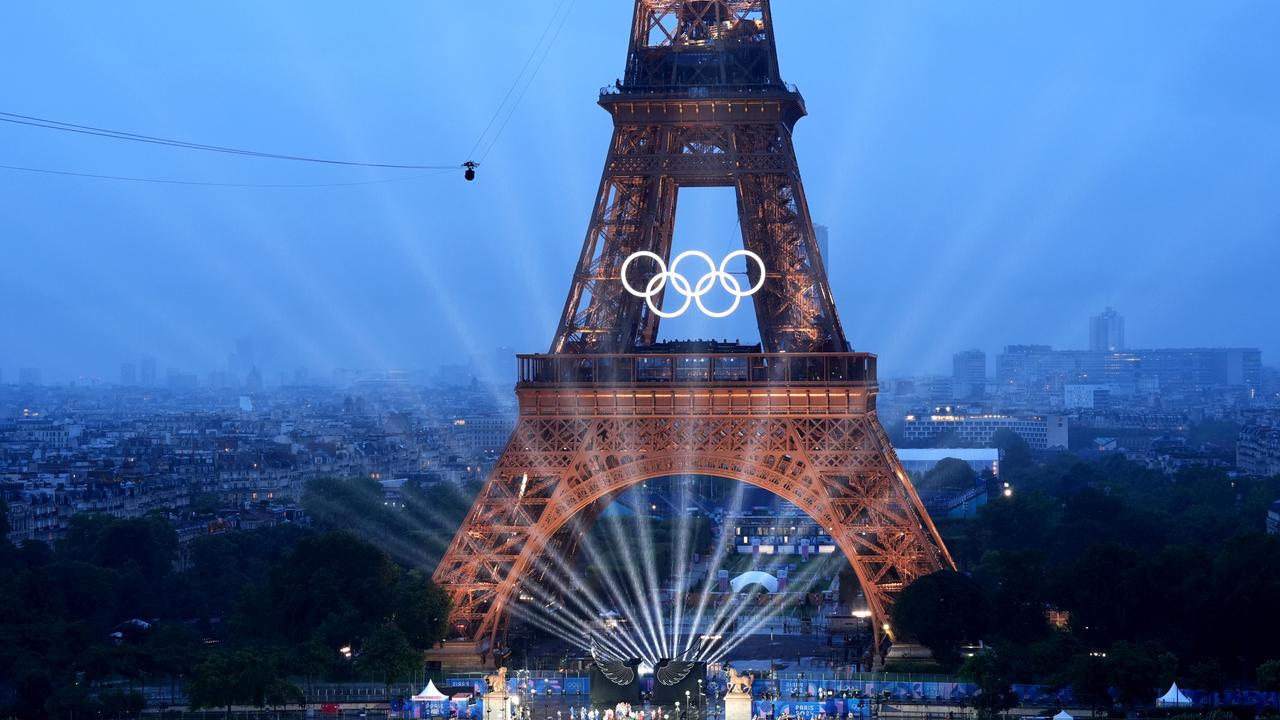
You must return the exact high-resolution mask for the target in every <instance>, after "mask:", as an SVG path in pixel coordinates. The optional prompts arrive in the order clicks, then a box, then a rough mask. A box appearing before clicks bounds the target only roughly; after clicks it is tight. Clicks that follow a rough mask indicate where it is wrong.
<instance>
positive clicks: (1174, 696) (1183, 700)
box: [1156, 683, 1191, 707]
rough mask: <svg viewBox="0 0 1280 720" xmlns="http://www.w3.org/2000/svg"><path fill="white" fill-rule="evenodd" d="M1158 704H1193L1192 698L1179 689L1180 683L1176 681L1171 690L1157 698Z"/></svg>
mask: <svg viewBox="0 0 1280 720" xmlns="http://www.w3.org/2000/svg"><path fill="white" fill-rule="evenodd" d="M1156 705H1159V706H1160V707H1182V706H1189V705H1191V698H1189V697H1187V696H1186V694H1184V693H1183V692H1182V691H1181V690H1179V689H1178V683H1174V684H1173V685H1172V686H1170V687H1169V692H1167V693H1165V694H1164V695H1161V696H1160V697H1158V698H1156Z"/></svg>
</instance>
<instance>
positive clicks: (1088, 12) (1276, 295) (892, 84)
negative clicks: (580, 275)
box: [0, 0, 1280, 382]
mask: <svg viewBox="0 0 1280 720" xmlns="http://www.w3.org/2000/svg"><path fill="white" fill-rule="evenodd" d="M545 5H546V4H544V3H500V4H499V6H498V8H497V11H495V6H493V5H492V4H475V3H472V4H465V3H464V4H448V5H442V4H439V3H410V2H388V3H380V4H379V10H378V12H376V13H370V12H367V11H366V10H367V8H365V7H364V6H357V5H349V4H341V3H333V2H320V3H315V2H308V3H301V2H294V1H291V2H274V3H257V2H243V1H240V2H223V3H182V4H171V5H165V6H163V7H162V9H160V10H157V9H156V6H153V5H147V4H136V5H123V6H122V5H119V4H114V5H95V4H74V5H59V6H48V5H47V4H34V5H32V4H26V5H24V4H11V5H8V6H6V7H5V8H4V9H3V10H0V23H2V24H3V25H4V26H6V27H8V28H11V29H17V28H21V29H22V31H21V32H11V33H9V34H8V35H7V37H6V41H5V43H4V44H3V45H2V46H0V61H2V62H3V63H4V65H5V66H6V67H7V68H10V69H11V72H8V73H6V76H5V79H4V81H3V87H4V93H3V94H4V98H5V99H4V102H3V107H0V111H4V112H8V113H18V114H28V115H33V116H39V117H47V118H53V119H56V120H61V121H65V122H71V123H80V124H85V125H92V126H99V127H106V128H113V129H120V130H126V131H130V132H136V133H142V134H148V135H156V136H160V137H165V138H175V139H179V140H186V141H190V142H197V143H210V144H219V145H230V146H234V147H244V148H249V149H253V150H261V151H265V152H273V153H284V154H299V155H311V156H319V157H325V158H336V159H349V160H357V161H365V162H374V163H391V164H425V165H459V164H460V163H462V162H463V161H465V160H469V159H473V160H479V159H480V157H479V155H480V154H482V153H484V151H485V148H484V147H481V148H479V150H473V146H474V145H475V144H476V140H477V135H478V133H479V131H480V129H481V128H484V127H485V126H486V124H487V123H490V119H491V118H492V117H494V111H495V109H496V108H498V107H500V105H501V103H502V102H503V100H504V97H505V96H506V95H507V93H508V90H509V88H511V87H512V83H513V81H515V80H516V78H517V74H518V73H519V72H520V71H521V68H522V64H523V63H524V61H525V58H526V57H528V53H529V52H530V51H531V50H533V49H534V47H535V45H536V43H537V42H538V40H539V33H540V32H541V31H542V29H543V27H544V25H545V23H546V12H547V10H548V8H546V7H545ZM631 12H632V7H631V4H630V3H627V2H589V3H588V2H580V3H577V4H576V5H575V6H574V7H573V9H572V11H571V12H570V13H569V14H568V15H567V20H566V21H565V22H564V24H563V26H561V27H559V29H558V31H557V32H558V33H559V35H558V36H557V39H556V41H555V43H554V44H553V45H551V46H550V50H549V52H547V53H546V57H545V62H541V61H540V60H539V59H538V58H540V57H541V55H537V56H535V59H534V63H537V64H538V65H537V67H538V74H537V76H536V78H534V80H533V81H532V83H530V84H529V89H528V91H527V96H526V97H524V98H523V100H522V102H520V104H519V105H518V106H516V107H515V109H514V112H513V114H511V117H510V121H509V123H507V122H506V116H505V115H503V116H499V117H498V118H497V120H496V123H494V125H493V130H491V131H490V136H491V137H493V136H496V140H495V141H494V142H493V143H492V151H491V152H490V153H489V154H488V155H487V156H486V157H484V159H483V163H482V165H481V167H480V168H479V177H478V179H477V181H476V182H474V183H467V182H465V181H463V179H462V173H461V170H460V169H458V170H457V171H454V170H448V171H439V172H437V171H427V172H425V173H424V171H413V170H395V169H371V168H346V167H325V166H310V165H295V164H289V163H282V162H274V161H271V160H266V159H255V158H248V157H237V156H221V155H214V154H207V153H196V152H191V151H186V150H181V149H174V148H166V147H155V146H151V145H143V144H137V143H131V142H121V141H117V140H111V139H106V138H102V137H94V136H85V135H75V134H69V133H61V132H52V131H49V130H44V129H39V128H33V127H29V126H22V125H17V124H12V123H6V124H0V147H3V148H4V150H3V153H0V154H2V155H3V157H0V164H3V165H8V166H15V167H27V168H39V169H46V170H57V171H67V172H79V173H90V174H103V175H119V176H131V177H147V178H154V179H170V180H183V181H198V182H213V183H233V184H335V183H366V182H367V183H370V184H362V185H345V186H338V187H322V188H319V187H317V188H243V187H208V186H186V185H164V184H145V183H138V182H126V181H109V180H103V179H90V178H82V177H70V176H57V175H48V174H40V173H33V172H25V171H17V170H11V169H0V194H2V195H3V197H4V198H5V202H4V205H3V207H4V209H5V211H4V212H3V213H2V214H0V238H3V240H2V241H0V308H3V317H4V322H3V323H0V370H3V372H4V378H5V381H11V380H12V378H13V377H14V373H15V371H16V370H17V368H19V367H39V368H42V370H43V374H44V381H45V382H65V381H68V380H76V379H80V380H89V379H92V378H102V379H105V380H107V381H109V382H110V381H114V380H115V379H116V378H117V377H118V373H119V365H120V363H121V362H125V361H130V362H132V361H136V360H137V359H138V358H139V357H143V356H151V357H155V358H157V359H158V360H159V363H160V364H161V366H162V367H177V368H181V369H184V370H189V371H191V372H196V373H200V374H201V376H203V374H204V373H205V372H207V371H209V370H213V369H220V368H222V367H223V366H224V364H225V362H226V357H227V354H228V352H229V351H231V350H232V349H233V348H234V343H235V341H236V339H237V338H240V337H244V336H251V337H253V338H254V339H255V343H256V344H257V346H258V347H259V348H260V353H261V355H262V357H263V358H264V362H265V363H266V364H267V365H269V366H271V367H273V368H277V369H279V370H292V369H293V368H295V367H308V368H310V369H311V370H312V372H313V373H314V374H318V375H323V374H324V373H327V372H329V371H330V370H332V369H334V368H340V367H368V368H388V367H403V368H431V367H434V366H436V365H438V364H440V363H443V362H453V361H462V360H465V359H466V358H467V357H469V356H473V355H483V356H489V355H492V353H493V352H494V349H495V348H497V347H499V346H506V347H511V348H513V349H514V350H516V351H520V352H541V351H545V350H546V348H547V345H548V343H549V342H550V339H551V331H552V329H553V328H554V327H555V325H556V322H557V320H558V318H559V314H560V311H561V308H562V306H563V302H564V298H565V292H566V290H567V288H568V282H569V275H570V271H571V268H572V267H573V265H574V263H575V262H576V260H577V257H578V253H579V252H580V250H581V244H582V237H583V231H584V228H585V224H586V221H587V219H588V214H589V211H590V207H591V203H592V200H593V197H594V194H595V192H596V187H597V183H598V180H599V171H600V166H601V160H602V151H603V149H604V148H605V147H606V145H607V142H608V137H609V133H610V131H611V122H610V119H609V117H608V115H607V114H605V113H604V112H602V111H601V110H600V109H599V108H596V107H594V106H593V102H594V98H595V94H596V92H597V89H598V88H599V87H601V86H605V85H611V84H612V83H613V82H614V79H615V77H616V76H617V75H618V74H619V73H620V72H621V67H622V61H623V56H624V51H625V49H626V47H625V36H624V35H623V34H622V33H621V32H620V31H619V30H620V28H625V26H626V25H627V23H628V22H629V20H630V16H631ZM777 24H778V36H779V52H780V56H781V62H782V64H781V67H782V76H783V78H784V79H785V80H787V81H788V82H792V83H796V84H797V85H798V86H799V88H800V90H801V91H802V92H804V94H805V97H806V99H807V102H808V108H809V111H810V113H811V115H812V116H811V117H809V118H806V119H804V120H802V121H801V122H800V124H799V125H798V127H797V129H796V133H795V143H796V148H797V152H798V155H799V160H800V165H801V168H802V169H803V172H804V179H805V183H806V188H807V192H808V196H809V201H810V206H811V209H812V213H813V217H814V220H815V222H818V223H821V224H823V225H826V226H828V227H829V228H830V233H831V240H830V254H829V257H828V259H827V262H828V268H829V273H830V276H831V284H832V286H833V290H834V292H835V296H836V300H837V303H838V306H839V308H840V311H841V317H842V320H843V322H844V326H845V329H846V331H847V333H848V335H849V337H850V340H851V342H852V344H853V346H854V347H855V348H856V349H859V350H866V351H870V352H875V353H878V354H879V355H880V356H881V363H882V364H881V367H882V374H896V375H905V374H911V373H921V372H942V371H945V370H947V369H948V368H949V367H950V362H951V357H952V353H953V352H955V351H958V350H962V349H965V348H969V347H978V348H982V349H985V350H987V351H988V353H994V352H996V351H998V349H999V348H1000V347H1001V346H1003V345H1005V344H1014V343H1044V344H1051V345H1053V346H1055V347H1060V348H1085V347H1088V337H1087V330H1088V324H1087V318H1088V317H1089V316H1090V315H1093V314H1096V313H1098V312H1100V311H1101V310H1102V309H1103V307H1105V306H1108V305H1110V306H1115V307H1118V308H1120V309H1121V310H1122V312H1123V313H1124V314H1125V316H1126V319H1127V322H1128V345H1129V346H1130V347H1208V346H1233V347H1256V348H1260V349H1262V350H1263V353H1264V357H1274V356H1275V353H1278V352H1280V326H1277V324H1276V323H1274V322H1272V320H1273V317H1272V316H1273V315H1274V310H1273V309H1274V308H1275V307H1277V306H1280V288H1278V287H1277V285H1276V284H1275V283H1273V282H1270V277H1269V276H1270V274H1271V272H1272V271H1271V268H1274V267H1277V266H1280V243H1277V239H1280V197H1278V196H1280V137H1278V136H1277V134H1276V133H1275V128H1276V127H1280V84H1278V83H1276V82H1275V78H1274V73H1275V61H1274V39H1275V33H1274V28H1276V27H1277V26H1280V5H1277V4H1275V3H1271V2H1266V1H1257V2H1247V1H1238V2H1235V1H1233V2H1221V3H1204V2H1173V3H1170V2H1154V1H1144V2H1129V3H1121V4H1116V3H1105V2H1088V3H1069V4H1068V3H1058V4H1044V3H1038V4H1013V3H992V2H977V3H945V4H944V3H916V2H910V3H845V2H836V1H835V0H810V1H808V2H804V3H787V4H786V6H785V7H783V8H782V10H781V11H779V12H778V13H777ZM52 37H57V38H58V41H57V52H49V45H48V43H49V41H50V38H52ZM529 69H532V67H530V68H529ZM517 92H522V90H517ZM504 123H505V125H504ZM500 128H502V132H501V134H500V135H498V134H497V133H496V131H497V130H498V129H500ZM487 144H488V141H487V140H486V145H487ZM424 174H425V175H426V176H425V177H419V176H422V175H424ZM383 181H385V182H383ZM733 203H734V201H733V195H732V192H731V191H721V190H687V191H686V192H684V193H683V194H682V195H681V198H680V207H679V211H678V213H679V214H678V221H677V236H676V250H677V251H679V250H680V249H685V248H689V247H693V246H694V245H695V243H696V244H697V246H699V247H702V248H704V249H707V250H708V251H711V252H712V254H716V253H723V252H725V251H728V250H730V249H732V248H736V247H739V246H740V242H741V241H740V237H739V235H738V228H737V225H736V218H735V213H734V204H733ZM708 336H710V337H718V338H719V337H725V338H730V339H733V338H741V339H743V340H744V341H748V342H755V341H756V340H757V332H756V329H755V324H754V317H753V315H752V312H751V310H750V306H749V304H747V305H746V306H744V310H743V311H742V312H740V313H738V314H737V315H736V316H734V317H733V318H732V319H730V320H725V321H715V322H712V321H708V320H698V321H695V320H692V319H682V320H681V321H669V322H667V323H665V324H664V326H663V338H664V339H672V338H685V337H708ZM512 367H513V370H514V364H513V365H512Z"/></svg>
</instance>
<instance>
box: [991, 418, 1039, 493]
mask: <svg viewBox="0 0 1280 720" xmlns="http://www.w3.org/2000/svg"><path fill="white" fill-rule="evenodd" d="M991 444H992V445H993V446H995V447H997V448H999V449H1000V475H1001V477H1004V478H1008V479H1009V480H1010V481H1014V480H1022V479H1023V478H1024V477H1025V476H1026V475H1027V474H1028V473H1029V472H1030V471H1031V470H1032V469H1034V468H1035V460H1034V459H1032V457H1031V446H1030V445H1028V444H1027V441H1026V440H1023V439H1022V436H1021V435H1019V434H1018V433H1016V432H1014V431H1012V430H1010V429H1008V428H1001V429H999V430H997V431H995V433H994V434H993V435H992V436H991Z"/></svg>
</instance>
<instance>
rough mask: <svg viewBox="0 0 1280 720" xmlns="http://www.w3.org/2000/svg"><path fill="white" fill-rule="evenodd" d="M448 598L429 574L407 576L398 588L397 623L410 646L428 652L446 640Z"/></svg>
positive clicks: (415, 572)
mask: <svg viewBox="0 0 1280 720" xmlns="http://www.w3.org/2000/svg"><path fill="white" fill-rule="evenodd" d="M449 605H450V600H449V596H448V594H446V593H445V591H444V590H443V589H441V588H440V587H438V586H437V585H436V584H435V583H433V582H431V578H429V577H427V576H426V575H425V574H423V573H421V572H418V571H416V570H415V571H413V572H408V573H404V574H403V575H402V576H401V578H400V582H399V584H398V585H397V586H396V599H395V608H394V613H395V622H396V626H397V627H399V628H400V630H401V631H403V632H404V634H405V637H406V638H408V640H409V644H410V645H412V646H413V647H414V648H416V649H418V650H427V649H429V648H431V647H432V646H434V645H435V644H436V643H438V642H440V641H441V640H444V638H445V634H446V633H447V632H448V629H449Z"/></svg>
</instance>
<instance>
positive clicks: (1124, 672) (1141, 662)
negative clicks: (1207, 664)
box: [1107, 642, 1178, 707]
mask: <svg viewBox="0 0 1280 720" xmlns="http://www.w3.org/2000/svg"><path fill="white" fill-rule="evenodd" d="M1107 660H1108V664H1109V665H1110V668H1111V685H1112V686H1113V687H1115V689H1116V692H1117V693H1118V694H1119V696H1120V702H1122V703H1124V704H1125V705H1126V706H1128V707H1133V706H1135V705H1145V704H1147V703H1150V702H1151V701H1152V700H1154V699H1155V698H1156V694H1157V693H1158V692H1159V691H1160V689H1163V688H1165V687H1168V686H1169V684H1170V683H1172V682H1173V677H1174V673H1175V672H1177V669H1178V658H1176V657H1175V656H1174V655H1173V654H1172V653H1168V652H1165V651H1164V648H1162V647H1160V646H1159V645H1158V644H1156V643H1153V642H1143V643H1130V642H1119V643H1116V644H1115V645H1114V646H1112V648H1111V652H1110V653H1108V655H1107Z"/></svg>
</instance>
